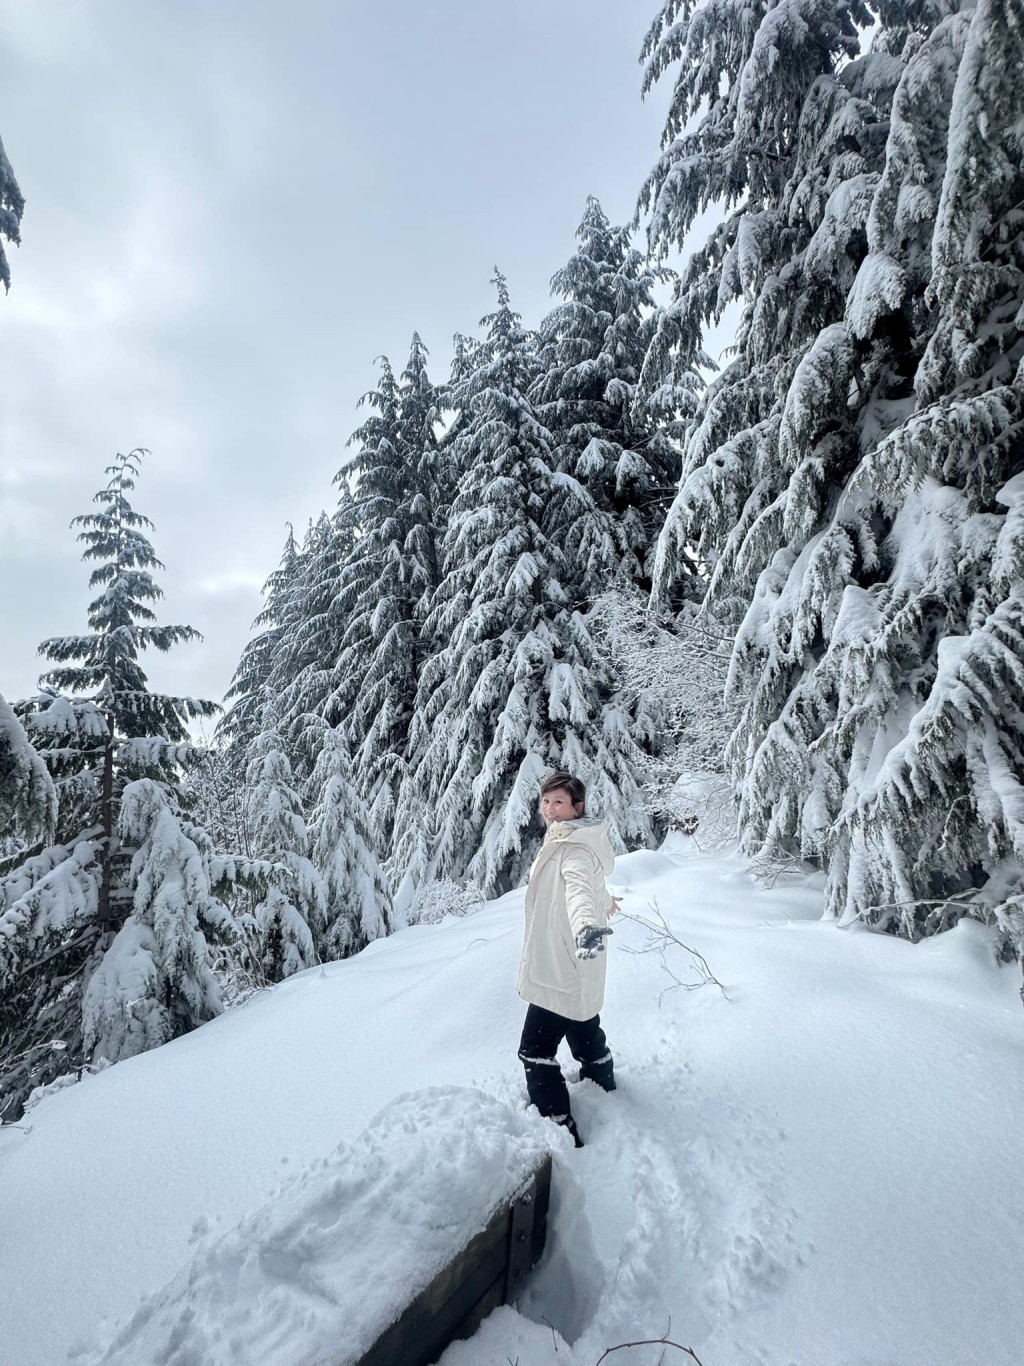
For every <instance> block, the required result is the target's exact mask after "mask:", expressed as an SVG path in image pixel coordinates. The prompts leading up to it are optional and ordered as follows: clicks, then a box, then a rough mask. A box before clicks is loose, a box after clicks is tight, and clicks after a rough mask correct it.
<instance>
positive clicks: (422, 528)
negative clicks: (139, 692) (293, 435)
mask: <svg viewBox="0 0 1024 1366" xmlns="http://www.w3.org/2000/svg"><path fill="white" fill-rule="evenodd" d="M362 401H363V402H365V403H367V404H369V405H370V406H371V407H372V409H373V412H372V414H371V416H370V417H369V418H368V419H367V421H366V422H365V423H364V424H363V425H362V426H361V427H359V428H358V429H357V431H356V432H355V433H353V435H352V437H351V439H350V444H352V443H358V446H359V449H358V452H357V455H356V457H355V459H354V460H353V462H352V464H351V466H350V467H349V469H350V471H351V472H352V473H353V474H354V475H355V478H356V481H357V482H356V490H355V498H354V504H353V510H354V515H355V517H356V519H357V521H358V524H359V531H358V535H357V536H356V537H355V538H354V542H353V546H352V549H351V552H350V554H349V556H348V559H347V561H346V563H345V564H344V566H343V568H342V570H341V572H340V575H339V599H338V605H339V609H340V610H341V611H342V612H343V613H344V615H345V618H346V622H347V624H346V629H345V634H344V636H343V638H342V641H341V648H340V651H339V654H338V658H337V663H336V666H335V689H334V692H333V695H332V708H333V709H332V711H331V712H329V713H327V719H328V721H329V722H331V723H332V724H339V723H340V724H342V725H343V726H344V728H345V731H346V735H347V737H348V742H349V744H350V745H351V747H352V750H353V754H354V768H353V779H354V781H355V782H356V783H357V785H358V787H359V790H360V791H361V792H362V793H364V794H365V797H366V800H367V803H368V806H369V820H370V832H371V837H372V839H373V841H374V843H375V845H376V847H377V848H378V849H380V850H382V851H383V850H387V849H388V847H389V844H390V838H391V833H392V829H393V825H394V817H395V807H396V801H397V795H398V790H399V788H400V786H401V782H402V777H403V773H404V769H405V759H406V749H407V743H408V737H409V728H410V725H411V721H412V714H413V710H414V707H415V703H416V691H417V683H418V678H419V673H420V668H421V665H422V659H423V654H424V644H423V640H422V630H423V623H424V619H425V617H426V614H427V611H428V609H429V605H430V601H431V598H432V595H433V592H434V589H435V588H436V586H437V581H438V573H439V570H438V549H437V537H438V526H437V509H438V505H439V504H440V503H442V502H443V499H444V497H445V487H444V479H443V477H442V476H441V471H440V467H439V459H438V449H437V436H436V428H437V425H438V421H439V410H438V396H437V392H436V390H435V389H434V386H433V385H432V384H431V383H430V380H429V377H428V375H427V371H426V348H425V347H424V346H423V343H422V342H421V341H420V338H419V337H418V336H417V335H415V334H414V335H413V340H412V347H411V351H410V356H409V362H408V365H407V366H406V369H405V370H404V372H403V373H402V375H401V377H400V379H398V380H396V379H395V376H394V373H393V371H392V369H391V366H390V365H389V363H388V361H387V358H386V357H382V358H381V379H380V382H379V384H378V387H377V388H376V389H375V390H373V391H371V392H370V393H369V394H366V395H364V398H363V400H362Z"/></svg>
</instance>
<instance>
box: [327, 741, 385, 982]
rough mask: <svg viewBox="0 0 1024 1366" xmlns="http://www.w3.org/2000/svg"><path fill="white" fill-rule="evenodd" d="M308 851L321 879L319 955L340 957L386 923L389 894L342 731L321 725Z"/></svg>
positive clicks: (372, 936) (381, 930) (380, 933)
mask: <svg viewBox="0 0 1024 1366" xmlns="http://www.w3.org/2000/svg"><path fill="white" fill-rule="evenodd" d="M311 787H312V790H313V791H314V792H316V793H317V802H316V807H315V809H314V811H313V815H312V818H311V820H310V848H311V857H312V859H313V862H314V865H315V866H316V868H317V870H318V872H319V874H320V877H321V878H322V880H323V888H324V899H325V904H326V910H325V915H324V925H323V931H322V936H321V939H320V943H319V948H320V956H321V958H323V959H324V961H328V960H333V959H337V958H346V957H348V956H349V955H350V954H353V953H357V952H358V951H359V950H360V949H362V948H364V947H365V946H366V945H367V944H368V943H369V942H370V940H371V939H380V938H381V937H383V936H384V935H386V934H388V933H389V931H390V929H391V895H390V892H389V890H388V886H387V881H386V879H385V877H384V874H383V872H382V871H381V868H380V865H379V863H378V861H377V857H376V855H375V853H374V852H373V847H372V845H371V843H370V837H369V832H368V829H367V826H368V816H367V810H366V805H365V803H364V802H363V800H362V798H361V797H360V796H359V794H358V792H357V791H356V789H355V787H354V786H353V783H352V778H351V769H350V765H349V758H348V754H347V751H346V747H345V739H344V736H343V735H342V734H341V732H340V731H338V730H331V729H327V730H324V731H322V734H321V742H320V755H319V758H318V759H317V763H316V768H315V769H314V770H313V779H312V784H311Z"/></svg>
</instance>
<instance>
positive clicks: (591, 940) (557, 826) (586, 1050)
mask: <svg viewBox="0 0 1024 1366" xmlns="http://www.w3.org/2000/svg"><path fill="white" fill-rule="evenodd" d="M586 800H587V792H586V788H585V787H584V785H583V783H582V782H581V781H580V780H579V778H574V777H573V776H572V774H570V773H553V774H552V775H551V777H550V778H547V779H545V781H544V782H543V783H542V784H541V789H540V814H541V817H542V818H543V820H544V824H545V825H546V826H547V828H548V829H547V835H546V837H545V839H544V843H543V845H542V846H541V850H540V853H539V854H538V855H537V857H536V859H535V860H534V862H533V867H532V868H531V869H530V881H529V883H528V885H527V888H526V933H525V936H524V940H523V956H522V960H521V962H520V965H519V983H518V988H517V989H518V991H519V995H520V996H521V997H522V998H523V1000H524V1001H527V1002H528V1003H529V1009H528V1010H527V1012H526V1023H525V1024H524V1025H523V1036H522V1038H521V1040H520V1042H519V1057H520V1060H521V1062H522V1064H523V1067H524V1068H525V1070H526V1089H527V1091H528V1092H529V1096H530V1101H531V1103H532V1104H534V1105H536V1107H537V1109H538V1110H539V1111H540V1113H541V1114H542V1115H545V1116H547V1117H548V1118H549V1119H553V1120H555V1122H556V1123H558V1124H562V1125H564V1126H565V1127H566V1128H567V1129H568V1130H569V1132H570V1134H572V1138H573V1142H574V1143H575V1144H576V1146H577V1148H582V1147H583V1140H582V1139H581V1138H580V1135H579V1130H578V1129H577V1128H576V1124H575V1121H574V1120H573V1117H572V1111H571V1109H570V1106H569V1090H568V1087H567V1086H566V1084H565V1078H564V1077H563V1076H562V1069H561V1068H560V1067H559V1065H558V1063H557V1062H556V1061H555V1054H556V1053H557V1052H558V1045H559V1044H560V1043H561V1042H562V1040H563V1039H565V1040H566V1041H567V1042H568V1044H569V1048H570V1050H571V1051H572V1055H573V1057H574V1058H575V1059H576V1061H577V1062H578V1063H580V1079H581V1080H590V1081H594V1082H596V1083H597V1084H598V1086H600V1087H603V1089H604V1090H605V1091H614V1090H615V1077H614V1074H613V1067H612V1055H611V1053H610V1052H609V1051H608V1044H607V1042H606V1040H605V1036H604V1032H603V1030H602V1029H601V1021H600V1018H599V1016H598V1011H599V1010H600V1009H601V1006H602V1004H603V1003H604V978H605V966H606V960H605V958H604V940H605V936H606V935H609V934H611V930H610V929H609V928H608V917H609V916H610V915H613V914H614V913H615V911H616V910H617V908H618V902H617V901H616V899H615V898H614V897H613V896H612V895H611V894H610V892H609V891H608V886H607V883H606V882H605V876H606V875H607V874H608V873H610V872H611V871H612V868H613V866H614V858H613V855H612V850H611V845H610V844H609V843H608V823H607V822H606V821H596V820H587V819H585V817H584V812H585V810H586Z"/></svg>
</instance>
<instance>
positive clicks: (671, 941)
mask: <svg viewBox="0 0 1024 1366" xmlns="http://www.w3.org/2000/svg"><path fill="white" fill-rule="evenodd" d="M651 908H652V910H653V912H654V917H655V918H654V919H653V920H648V919H647V918H646V916H642V915H630V914H629V912H627V911H620V912H619V917H620V918H621V919H622V920H631V921H632V922H633V923H634V924H635V925H642V926H643V928H644V929H645V930H646V931H647V934H648V940H647V943H646V944H645V945H644V946H643V947H642V948H639V949H631V948H628V947H626V946H623V952H624V953H657V954H658V955H659V957H660V959H661V966H662V967H663V968H664V969H665V971H666V972H667V973H668V975H669V976H670V977H671V978H672V982H673V985H672V986H670V987H666V988H665V991H663V992H662V993H661V995H660V996H659V997H658V1002H659V1004H660V1003H661V997H662V996H664V995H665V992H667V991H675V989H676V987H681V988H682V989H683V991H698V990H699V989H700V988H701V987H706V986H714V987H717V988H718V990H719V991H720V992H721V993H722V995H723V996H724V997H725V999H726V1000H727V1001H728V999H729V994H728V992H727V991H726V989H725V987H723V986H722V984H721V982H720V981H719V980H718V978H717V977H716V976H715V974H714V973H713V972H712V971H711V968H710V967H709V966H708V961H707V959H706V958H705V957H704V955H703V954H702V953H700V952H699V951H698V950H697V949H695V948H691V946H690V945H689V944H684V943H683V941H682V940H681V939H680V938H679V936H678V935H676V934H675V933H674V932H673V931H672V929H671V927H670V926H669V923H668V921H667V920H666V919H665V917H664V915H662V913H661V910H660V908H659V907H658V904H657V902H652V903H651ZM672 945H675V947H676V948H679V949H683V950H684V951H685V952H686V953H688V954H689V955H690V959H691V966H692V967H693V968H694V969H695V970H696V973H697V979H698V980H697V981H695V982H688V981H684V980H683V979H682V978H681V977H679V976H678V975H677V974H676V973H675V972H673V971H672V969H671V968H670V967H669V965H668V960H667V958H666V956H665V955H666V951H667V950H668V949H669V948H670V947H671V946H672Z"/></svg>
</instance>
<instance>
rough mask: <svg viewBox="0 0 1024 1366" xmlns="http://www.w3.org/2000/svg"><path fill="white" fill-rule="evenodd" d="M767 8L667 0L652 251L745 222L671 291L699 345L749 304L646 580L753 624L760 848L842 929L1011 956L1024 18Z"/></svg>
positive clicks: (738, 676) (741, 671) (966, 11)
mask: <svg viewBox="0 0 1024 1366" xmlns="http://www.w3.org/2000/svg"><path fill="white" fill-rule="evenodd" d="M797 10H799V14H797ZM751 17H752V12H751V10H750V7H749V6H745V5H740V4H735V3H733V0H716V2H713V3H711V4H708V5H706V6H705V7H703V8H700V9H698V8H696V7H695V6H693V5H691V4H689V3H682V4H672V5H670V6H666V7H665V9H664V10H663V11H662V14H661V15H660V16H659V19H658V20H657V21H656V24H655V26H654V28H653V29H652V32H651V35H650V38H649V41H648V46H647V53H648V56H649V59H650V60H649V67H648V79H649V80H653V79H656V78H657V77H658V76H660V75H661V74H663V73H664V72H665V71H666V70H668V69H669V68H670V67H671V66H672V65H673V64H675V63H676V62H678V63H679V75H678V77H677V81H676V89H675V98H674V101H673V106H672V112H671V114H670V118H669V125H668V129H667V132H666V147H665V151H664V154H663V156H662V158H661V160H660V161H659V163H658V165H657V167H656V168H655V171H654V173H653V174H652V177H651V179H650V180H649V181H648V184H647V186H646V187H645V191H644V203H645V204H646V205H647V207H648V209H649V210H650V219H649V234H650V237H651V241H652V244H653V245H654V246H655V247H661V248H666V247H668V246H672V245H675V246H681V245H682V243H683V238H684V236H685V234H686V232H687V231H688V230H689V228H690V227H691V225H692V224H693V222H694V220H695V218H696V216H697V214H698V212H699V211H700V210H701V209H702V208H703V207H704V206H705V205H706V204H707V203H709V202H711V201H713V200H716V199H717V200H719V201H720V202H722V203H723V204H724V206H725V209H726V215H725V219H724V221H723V222H722V223H721V224H720V225H719V226H717V227H716V228H715V229H714V230H713V231H712V233H711V235H710V237H709V239H708V241H707V243H706V244H705V245H704V246H703V247H702V248H701V249H700V250H699V251H697V252H696V253H694V255H693V256H692V257H691V260H690V262H689V264H688V266H687V268H686V270H685V271H684V273H683V277H682V281H681V284H680V288H679V291H678V294H677V299H676V304H675V307H676V310H677V312H678V314H679V317H680V320H681V330H682V332H683V333H684V334H686V335H689V336H690V337H691V345H692V346H693V348H694V351H695V352H696V348H697V347H698V346H699V335H700V329H701V326H702V325H703V324H704V322H706V321H707V320H708V319H709V318H714V317H717V316H720V313H721V310H722V308H723V307H724V306H725V305H726V304H727V303H728V302H729V301H730V300H732V299H739V300H741V302H742V306H743V315H742V322H741V325H740V329H739V334H738V338H737V347H736V355H735V359H734V360H733V361H732V362H731V364H730V365H729V366H728V367H727V369H726V370H725V372H724V373H723V374H722V375H721V376H720V377H719V378H717V379H716V380H715V381H714V382H713V383H712V384H711V385H710V386H709V389H708V392H707V394H706V396H705V399H704V401H703V403H702V406H701V410H700V412H699V414H698V423H697V425H696V427H695V430H694V433H693V435H692V437H691V439H690V440H689V442H688V446H687V450H686V453H685V457H684V468H683V477H682V481H681V485H680V491H679V494H678V496H677V499H676V502H675V505H674V507H673V510H672V512H671V514H670V516H669V518H668V521H667V523H666V528H665V531H664V533H663V536H662V539H661V544H660V549H659V559H658V565H657V570H656V580H657V584H656V586H657V590H658V593H659V595H660V596H661V598H662V600H664V599H665V598H667V597H668V596H670V595H671V593H672V592H673V591H674V590H675V588H676V586H677V583H678V579H679V575H680V569H681V566H683V564H684V561H685V559H686V558H687V557H688V556H692V555H694V554H696V555H697V556H698V557H699V558H700V559H702V560H703V563H704V564H705V565H706V567H707V571H708V573H709V575H710V581H709V589H708V593H707V597H706V605H707V606H709V607H710V608H712V609H713V610H714V611H716V612H717V613H719V614H722V615H726V616H727V617H728V616H730V615H731V617H732V619H733V620H734V621H736V622H737V623H738V624H739V630H738V634H737V641H736V648H735V652H734V658H733V666H732V674H731V686H732V695H733V698H734V700H735V701H736V702H737V703H738V704H740V707H741V710H740V718H739V724H738V727H737V730H736V732H735V734H734V736H733V739H732V742H731V745H730V754H729V757H730V760H731V764H732V770H733V777H734V783H735V787H736V790H737V793H738V796H739V799H740V823H741V829H742V830H743V833H744V839H745V843H746V845H747V847H748V848H749V849H751V850H756V851H762V852H763V851H768V852H782V853H786V854H789V853H798V854H803V855H804V856H805V857H809V858H812V859H815V860H819V861H821V862H822V863H823V864H824V866H825V867H826V869H827V873H828V883H827V888H828V891H827V896H828V906H829V910H830V912H831V913H832V914H834V915H836V916H839V917H842V918H844V919H850V918H858V917H860V918H864V919H867V920H869V921H872V922H873V923H876V924H879V925H881V926H883V927H885V928H890V929H896V930H898V931H900V932H901V933H904V934H906V935H908V936H910V937H917V936H918V935H920V934H922V933H927V932H930V931H931V930H934V929H938V928H942V927H943V926H946V925H948V924H951V923H953V922H954V921H955V920H956V919H957V918H958V917H959V916H960V915H961V914H962V913H963V912H964V911H965V910H968V909H970V910H973V911H974V912H975V913H976V914H979V915H981V916H983V917H984V918H989V919H993V920H995V921H996V922H997V923H999V924H1000V925H1001V926H1002V927H1003V929H1004V931H1005V933H1006V940H1007V942H1010V941H1016V942H1017V943H1020V942H1021V938H1022V936H1021V929H1020V910H1019V897H1018V896H1017V893H1016V892H1015V890H1014V887H1015V885H1016V883H1018V882H1019V866H1020V859H1021V855H1022V853H1024V841H1022V839H1021V829H1022V827H1021V824H1020V820H1021V815H1022V813H1024V807H1022V805H1021V799H1020V787H1019V785H1018V779H1017V778H1016V777H1015V776H1013V775H1015V774H1019V772H1020V756H1021V753H1022V742H1021V733H1020V729H1021V728H1020V723H1019V716H1020V707H1019V697H1020V684H1021V677H1022V668H1021V657H1022V649H1021V644H1022V636H1021V633H1020V627H1019V617H1018V614H1017V605H1016V604H1017V596H1018V590H1017V587H1016V586H1015V585H1016V580H1015V577H1014V576H1015V573H1016V570H1015V569H1014V566H1015V565H1016V564H1018V563H1019V561H1018V559H1017V557H1018V555H1019V549H1018V535H1019V533H1018V531H1017V525H1018V523H1017V518H1018V513H1017V512H1016V507H1017V498H1018V493H1017V477H1018V476H1019V475H1020V473H1021V470H1022V467H1024V458H1022V440H1021V373H1020V368H1019V367H1020V360H1021V355H1022V322H1021V320H1022V312H1021V308H1022V303H1024V289H1022V274H1021V266H1022V261H1024V258H1022V257H1021V255H1020V252H1021V240H1022V234H1021V204H1022V202H1024V182H1022V179H1021V170H1020V167H1021V145H1022V143H1021V139H1022V126H1024V124H1022V103H1021V94H1020V90H1019V80H1017V78H1016V77H1015V75H1014V74H1013V73H1014V72H1016V71H1018V70H1019V63H1020V60H1021V58H1022V55H1024V48H1022V36H1021V18H1020V14H1019V8H1015V7H1014V6H1013V5H1012V4H1011V3H1004V0H980V3H978V4H966V3H965V4H962V5H961V4H958V3H955V2H951V3H948V4H946V3H919V4H918V3H902V4H896V3H891V4H882V5H880V6H878V17H879V20H880V23H879V27H878V30H877V32H876V33H875V35H874V36H873V39H872V42H871V46H870V48H869V50H867V51H865V52H861V51H860V41H859V35H858V29H860V30H863V29H866V28H867V26H868V25H869V23H870V22H871V20H872V16H871V15H870V14H869V13H868V11H867V10H866V9H864V8H863V7H861V6H859V5H855V4H850V5H839V6H836V5H825V4H819V3H816V0H804V2H803V3H802V4H801V5H800V6H798V7H794V6H793V5H790V4H781V3H773V2H772V0H762V3H761V4H760V5H758V6H757V7H755V12H754V17H755V18H756V22H754V23H751V22H750V19H751ZM797 19H799V21H800V22H797ZM690 120H693V123H692V124H691V125H688V121H690ZM766 130H767V131H766Z"/></svg>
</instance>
